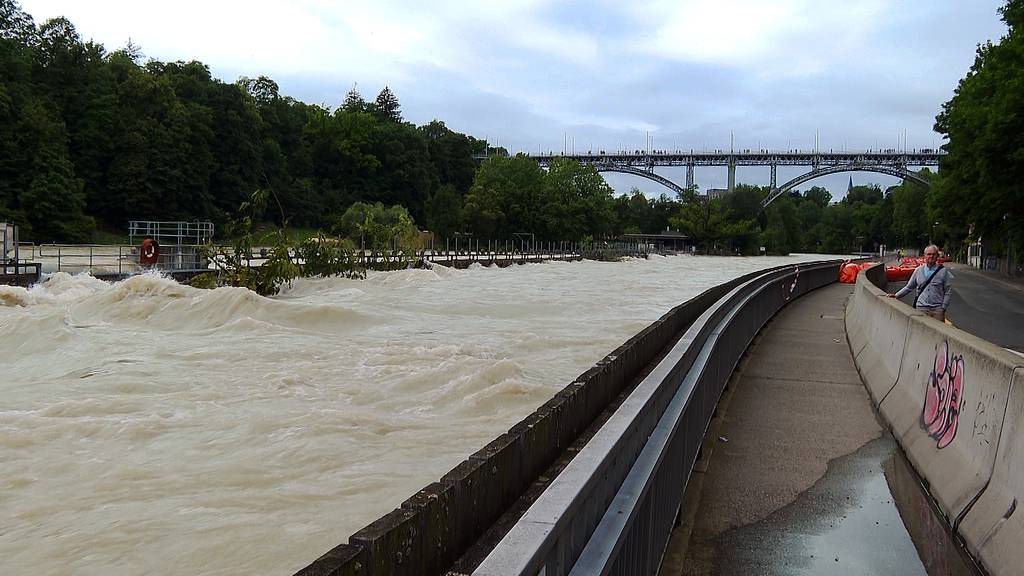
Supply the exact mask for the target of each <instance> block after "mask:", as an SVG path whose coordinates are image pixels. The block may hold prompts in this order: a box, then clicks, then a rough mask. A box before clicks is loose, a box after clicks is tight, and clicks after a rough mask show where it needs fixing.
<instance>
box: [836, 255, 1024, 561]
mask: <svg viewBox="0 0 1024 576" xmlns="http://www.w3.org/2000/svg"><path fill="white" fill-rule="evenodd" d="M876 268H881V267H880V266H879V267H876ZM871 272H875V269H872V270H871ZM873 281H874V282H880V283H881V282H884V279H883V280H879V279H878V278H877V274H874V275H872V274H868V275H865V274H861V275H860V276H859V277H858V279H857V285H856V287H855V290H854V294H853V297H852V298H851V299H850V302H849V304H848V306H847V312H846V325H847V334H848V338H849V341H850V348H851V350H852V352H853V355H854V361H855V363H856V364H857V367H858V369H859V370H860V372H861V376H862V377H863V379H864V383H865V384H866V385H867V387H868V390H869V391H870V393H871V397H872V399H873V400H874V401H875V403H876V405H877V406H878V409H879V411H880V412H881V414H882V416H883V417H884V419H885V420H886V422H887V423H888V424H889V426H890V428H891V430H892V433H893V435H894V436H895V437H896V439H897V440H898V441H899V443H900V445H901V446H902V447H903V449H904V451H905V452H906V454H907V457H908V459H909V460H910V462H911V463H912V464H913V466H914V468H915V469H916V471H917V473H918V474H919V475H920V476H921V478H922V479H923V481H924V482H925V485H926V487H927V488H928V490H929V493H930V494H931V495H932V497H933V498H934V500H935V502H936V504H937V506H938V508H939V510H940V511H941V512H942V513H943V515H945V517H946V520H947V523H948V524H949V527H950V528H951V529H952V530H953V531H954V532H956V534H957V535H958V536H959V537H960V538H961V539H962V540H963V542H964V544H965V546H966V547H967V549H968V551H970V552H971V554H972V555H973V556H974V557H975V558H976V559H977V560H978V561H979V563H980V564H981V565H982V566H983V567H984V568H985V569H987V570H988V571H989V573H991V574H993V575H1002V574H1017V573H1019V568H1018V567H1019V565H1020V564H1021V563H1022V562H1024V545H1022V544H1024V512H1021V513H1018V512H1017V511H1016V505H1017V500H1018V499H1020V498H1021V497H1022V496H1024V423H1022V420H1024V391H1022V390H1021V389H1020V383H1022V382H1024V357H1020V356H1018V355H1016V354H1014V353H1012V352H1009V351H1007V350H1005V349H1003V348H1001V347H999V346H996V345H994V344H991V343H989V342H986V341H984V340H982V339H980V338H977V337H975V336H973V335H971V334H967V333H965V332H963V331H961V330H958V329H956V328H954V327H952V326H950V325H947V324H943V323H941V322H939V321H937V320H935V319H933V318H930V317H928V316H926V315H924V314H922V313H920V312H917V311H914V310H912V309H911V308H909V307H907V306H906V305H904V304H902V303H900V302H898V301H896V300H895V299H891V298H886V297H885V294H884V292H883V291H882V290H881V289H879V288H878V287H877V286H876V285H875V284H874V283H873ZM1015 383H1017V384H1018V385H1017V386H1016V387H1015Z"/></svg>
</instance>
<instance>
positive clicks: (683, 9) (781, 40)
mask: <svg viewBox="0 0 1024 576" xmlns="http://www.w3.org/2000/svg"><path fill="white" fill-rule="evenodd" d="M885 9H886V6H885V2H884V1H883V0H861V1H859V2H835V1H821V0H774V1H772V2H765V1H763V0H690V1H688V2H671V1H665V2H660V1H659V2H656V3H655V4H654V5H652V6H644V7H639V6H637V7H635V8H634V10H636V11H637V12H638V13H642V16H638V17H640V18H642V19H644V20H645V22H646V25H647V26H648V30H647V32H646V33H645V34H643V35H642V36H641V37H640V38H639V39H638V41H637V42H636V43H635V44H634V49H635V50H636V51H638V52H640V53H645V54H648V55H653V56H657V57H661V58H665V59H668V60H675V61H680V62H694V63H703V64H710V65H721V66H728V67H732V68H741V69H749V70H751V71H752V72H753V73H754V74H757V75H758V76H761V77H778V76H785V77H789V76H806V75H811V74H814V73H817V72H820V71H822V70H824V69H827V68H829V67H831V66H833V65H834V64H835V63H836V61H837V60H842V59H845V58H846V55H847V54H849V53H854V54H855V53H857V52H858V51H864V52H868V51H870V50H871V46H870V37H871V34H872V33H873V31H875V30H877V29H878V28H880V27H881V25H882V24H883V23H884V18H885V14H884V12H883V11H884V10H885Z"/></svg>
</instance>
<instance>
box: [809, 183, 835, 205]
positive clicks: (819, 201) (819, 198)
mask: <svg viewBox="0 0 1024 576" xmlns="http://www.w3.org/2000/svg"><path fill="white" fill-rule="evenodd" d="M804 199H805V200H809V201H810V202H813V203H814V204H816V205H817V206H818V207H819V208H827V207H828V205H829V203H831V202H832V193H831V192H829V191H828V190H827V189H825V188H822V187H821V186H813V187H811V189H810V190H808V191H806V192H804Z"/></svg>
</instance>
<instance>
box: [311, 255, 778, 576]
mask: <svg viewBox="0 0 1024 576" xmlns="http://www.w3.org/2000/svg"><path fill="white" fill-rule="evenodd" d="M764 272H765V271H760V272H754V273H752V274H747V275H745V276H742V277H740V278H736V279H734V280H731V281H729V282H727V283H725V284H722V285H720V286H716V287H714V288H711V289H709V290H707V291H705V292H704V293H702V294H700V295H699V296H696V297H694V298H693V299H691V300H689V301H687V302H686V303H684V304H681V305H679V306H677V307H676V308H674V309H672V310H671V311H669V312H668V313H667V314H665V315H664V316H662V317H661V318H660V319H659V320H657V321H656V322H654V323H653V324H651V325H650V326H648V327H647V328H645V329H644V330H642V331H641V332H640V333H638V334H637V335H636V336H633V337H632V338H630V339H629V340H627V341H626V343H624V344H623V345H622V346H619V347H618V348H616V349H615V350H614V351H612V352H611V353H610V354H608V356H606V357H605V358H604V359H602V360H601V361H600V362H598V363H597V364H596V365H595V366H594V367H592V368H591V369H589V370H587V371H586V372H584V373H583V374H581V375H580V376H579V377H578V378H576V380H575V381H573V382H572V383H570V384H569V385H568V386H566V387H565V388H564V389H562V390H561V391H560V392H559V393H558V394H556V395H555V397H554V398H552V399H551V400H549V401H548V402H546V403H544V405H542V406H541V407H540V408H538V409H537V410H536V411H535V412H534V413H533V414H531V415H529V416H527V417H526V418H525V419H523V420H522V421H521V422H519V423H517V424H516V425H515V426H513V427H512V428H510V429H509V431H508V432H507V433H505V434H502V435H501V436H499V437H498V438H496V439H494V441H492V442H491V443H489V444H488V445H487V446H485V447H483V448H482V449H481V450H479V451H478V452H476V453H475V454H473V455H471V456H470V457H469V458H467V459H466V460H465V461H463V462H462V463H461V464H459V465H458V466H456V467H455V468H453V469H452V470H451V471H450V472H448V473H447V474H445V475H444V476H443V477H442V478H441V479H440V480H439V481H438V482H435V483H433V484H430V485H429V486H427V487H425V488H423V489H422V490H420V491H419V492H418V493H416V494H415V495H413V496H412V497H411V498H409V499H408V500H406V501H405V502H404V503H402V505H401V506H400V507H398V508H397V509H395V510H394V511H392V512H390V513H388V514H386V515H385V516H383V517H382V518H379V519H378V520H376V521H374V522H373V523H371V524H370V525H369V526H367V527H365V528H363V529H362V530H360V531H358V532H356V533H355V534H353V535H352V536H351V537H349V541H348V543H347V544H340V545H338V546H336V547H335V548H333V549H332V550H330V551H329V552H327V553H326V554H324V555H323V556H321V557H320V558H318V559H317V560H316V561H314V562H313V563H311V564H310V565H308V566H307V567H305V568H303V569H302V570H300V571H299V572H298V573H297V576H348V575H359V576H377V575H410V576H412V575H416V576H420V575H428V574H442V573H443V572H444V571H445V570H447V569H448V568H449V567H450V566H451V565H452V564H453V563H454V562H455V561H456V560H457V559H458V558H459V556H460V555H461V554H462V553H463V552H464V551H465V550H466V549H467V548H468V547H469V546H470V545H472V544H473V543H474V542H475V541H476V540H477V539H478V538H479V537H480V536H482V535H483V533H484V532H485V531H486V530H487V529H488V528H489V527H490V526H491V525H492V524H493V523H494V522H495V521H496V520H497V519H498V518H499V517H500V516H501V514H503V513H504V512H505V510H507V509H508V508H509V507H510V506H511V505H512V504H513V503H514V502H515V501H516V500H517V499H518V498H519V497H520V496H521V495H522V494H523V493H524V492H525V491H526V489H527V488H529V486H530V485H531V484H532V483H533V482H534V480H535V479H536V478H537V477H538V476H540V475H541V474H542V473H543V472H544V471H545V470H546V469H547V468H548V467H549V466H551V464H553V463H554V462H555V460H556V459H557V458H558V457H559V456H560V455H561V453H562V451H563V450H565V448H566V447H568V446H569V445H570V444H571V443H572V442H573V441H574V440H575V439H576V438H577V437H578V436H579V435H580V434H581V433H582V432H583V431H584V430H586V429H587V427H588V426H590V425H591V423H593V422H594V420H595V419H596V418H597V417H598V416H599V415H600V414H601V413H602V412H603V411H604V410H605V408H606V407H607V406H608V405H609V403H610V402H611V401H612V400H613V399H614V398H616V397H617V396H619V394H621V393H622V392H623V391H624V390H626V388H627V387H628V386H629V385H630V384H631V383H632V382H633V381H634V380H635V379H636V378H637V377H638V376H639V375H640V374H641V372H642V371H643V370H644V369H645V368H646V367H647V366H648V365H650V364H651V363H652V362H653V361H654V360H655V359H656V358H657V357H658V356H659V355H660V354H661V353H662V352H663V351H665V350H666V349H667V348H669V347H670V346H671V345H672V344H673V343H674V342H675V341H676V340H677V339H678V338H679V336H680V335H681V334H683V333H684V332H685V330H686V328H687V327H689V326H690V325H691V324H693V322H694V320H695V319H697V318H698V317H699V316H700V315H701V314H702V313H703V312H704V311H705V310H706V309H707V308H708V307H709V306H711V304H713V303H714V302H716V301H717V300H718V299H719V298H721V297H722V296H723V295H725V294H726V293H728V292H729V291H730V290H732V289H733V288H735V287H736V286H737V285H739V284H741V283H743V282H746V281H747V280H749V279H750V278H752V277H754V276H757V275H760V274H763V273H764Z"/></svg>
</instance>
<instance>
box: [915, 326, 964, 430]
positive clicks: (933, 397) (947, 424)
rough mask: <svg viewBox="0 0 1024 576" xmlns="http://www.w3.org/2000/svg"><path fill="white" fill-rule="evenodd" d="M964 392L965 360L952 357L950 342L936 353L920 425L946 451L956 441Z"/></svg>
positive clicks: (941, 345)
mask: <svg viewBox="0 0 1024 576" xmlns="http://www.w3.org/2000/svg"><path fill="white" fill-rule="evenodd" d="M963 391H964V357H963V355H959V356H957V355H951V354H950V352H949V342H948V341H945V340H944V341H943V342H942V344H940V345H939V346H938V348H936V349H935V362H934V364H933V365H932V372H931V374H929V375H928V387H927V389H926V390H925V393H924V411H923V412H922V413H921V425H922V426H924V429H925V430H927V431H928V435H929V436H931V437H932V438H934V439H935V441H936V442H937V446H938V447H939V448H940V449H941V448H945V447H946V446H949V443H950V442H952V441H953V438H955V437H956V428H957V421H958V420H959V418H960V406H961V405H962V403H963Z"/></svg>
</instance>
